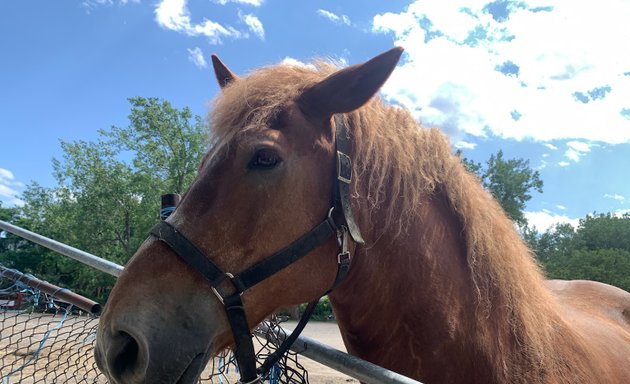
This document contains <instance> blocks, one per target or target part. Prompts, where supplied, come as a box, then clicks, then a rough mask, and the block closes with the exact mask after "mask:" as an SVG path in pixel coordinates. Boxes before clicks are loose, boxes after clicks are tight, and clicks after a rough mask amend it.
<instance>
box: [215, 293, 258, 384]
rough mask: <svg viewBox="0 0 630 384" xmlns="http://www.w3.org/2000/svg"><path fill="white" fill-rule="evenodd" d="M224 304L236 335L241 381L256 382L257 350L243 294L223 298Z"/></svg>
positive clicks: (235, 341) (235, 350) (233, 333)
mask: <svg viewBox="0 0 630 384" xmlns="http://www.w3.org/2000/svg"><path fill="white" fill-rule="evenodd" d="M223 305H224V307H225V312H226V314H227V318H228V322H229V323H230V327H231V328H232V335H233V336H234V347H235V348H234V355H235V356H236V361H237V363H238V369H239V370H240V375H241V379H240V383H251V382H255V381H257V379H258V372H257V371H256V352H254V343H253V341H252V334H251V333H250V331H249V324H247V316H246V315H245V307H244V306H243V301H242V300H241V294H240V293H236V294H233V295H231V296H228V297H225V298H223Z"/></svg>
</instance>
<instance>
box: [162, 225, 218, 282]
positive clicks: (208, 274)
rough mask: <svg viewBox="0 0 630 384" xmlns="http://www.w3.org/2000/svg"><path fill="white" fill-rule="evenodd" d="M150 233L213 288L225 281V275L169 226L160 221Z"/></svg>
mask: <svg viewBox="0 0 630 384" xmlns="http://www.w3.org/2000/svg"><path fill="white" fill-rule="evenodd" d="M150 233H151V234H152V235H153V236H155V237H157V238H158V239H159V240H161V241H163V242H164V243H166V244H167V245H168V246H169V247H171V248H172V249H173V250H174V251H175V253H177V255H179V257H180V258H182V259H183V260H184V261H185V262H186V264H188V265H189V266H190V267H191V268H192V269H194V270H196V271H197V272H199V273H201V275H202V276H203V277H204V278H205V279H206V280H208V281H209V282H210V284H211V285H212V286H213V287H217V286H219V284H221V282H222V281H223V280H225V278H226V275H225V273H224V272H223V271H222V270H221V269H220V268H219V267H217V266H216V264H214V263H213V262H212V261H210V259H208V257H207V256H206V255H205V253H203V252H202V251H201V250H200V249H199V248H197V246H196V245H195V244H193V243H192V242H191V241H190V240H188V239H187V238H186V237H185V236H184V235H182V234H181V233H180V232H178V231H177V229H175V227H173V226H172V225H171V224H169V223H167V222H166V221H160V222H159V223H157V224H156V225H155V226H154V227H153V228H151V231H150Z"/></svg>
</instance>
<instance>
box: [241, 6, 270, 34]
mask: <svg viewBox="0 0 630 384" xmlns="http://www.w3.org/2000/svg"><path fill="white" fill-rule="evenodd" d="M238 17H239V19H240V20H241V21H242V22H244V23H245V24H247V27H249V30H250V31H252V32H253V33H254V34H255V35H256V36H258V38H259V39H260V40H265V29H264V28H263V25H262V22H261V21H260V19H258V18H257V17H256V16H254V15H252V14H244V13H243V12H241V11H239V12H238Z"/></svg>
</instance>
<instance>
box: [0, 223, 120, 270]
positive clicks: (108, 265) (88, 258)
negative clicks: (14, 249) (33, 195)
mask: <svg viewBox="0 0 630 384" xmlns="http://www.w3.org/2000/svg"><path fill="white" fill-rule="evenodd" d="M0 228H1V229H3V230H5V231H7V232H11V233H13V234H15V235H18V236H20V237H22V238H24V239H26V240H30V241H32V242H33V243H36V244H39V245H41V246H43V247H46V248H48V249H52V250H53V251H55V252H59V253H61V254H62V255H65V256H68V257H70V258H72V259H75V260H77V261H80V262H81V263H83V264H86V265H89V266H90V267H92V268H95V269H98V270H99V271H102V272H105V273H108V274H110V275H112V276H116V277H118V276H120V273H121V272H122V271H123V266H122V265H118V264H116V263H113V262H111V261H109V260H105V259H102V258H100V257H98V256H94V255H92V254H91V253H87V252H85V251H82V250H80V249H77V248H74V247H71V246H69V245H66V244H63V243H60V242H58V241H56V240H53V239H50V238H48V237H44V236H42V235H38V234H37V233H35V232H31V231H27V230H26V229H23V228H20V227H18V226H15V225H13V224H9V223H7V222H6V221H2V220H0Z"/></svg>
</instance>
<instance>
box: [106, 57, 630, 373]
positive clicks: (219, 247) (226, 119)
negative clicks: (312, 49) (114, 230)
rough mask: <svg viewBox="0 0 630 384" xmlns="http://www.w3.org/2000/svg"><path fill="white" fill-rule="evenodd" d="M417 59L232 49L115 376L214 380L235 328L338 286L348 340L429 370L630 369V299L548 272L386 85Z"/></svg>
mask: <svg viewBox="0 0 630 384" xmlns="http://www.w3.org/2000/svg"><path fill="white" fill-rule="evenodd" d="M401 54H402V49H401V48H393V49H391V50H390V51H387V52H385V53H382V54H380V55H378V56H376V57H374V58H372V59H371V60H369V61H367V62H364V63H362V64H359V65H354V66H350V67H347V68H342V69H340V68H338V67H336V66H335V65H333V64H331V63H329V62H326V61H321V60H320V61H317V62H315V64H314V65H313V66H296V65H293V66H291V65H277V66H270V67H265V68H260V69H257V70H255V71H253V72H251V73H250V74H248V75H247V76H245V77H239V76H237V75H236V74H234V73H233V72H232V71H230V70H229V69H228V67H227V66H226V65H225V64H223V63H222V62H221V61H220V60H219V59H218V58H217V57H216V56H214V55H213V56H212V61H213V66H214V71H215V75H216V78H217V81H218V82H219V85H220V92H219V94H218V96H217V97H216V99H215V100H214V102H213V108H212V110H211V113H210V117H209V119H210V121H211V129H212V133H211V135H212V136H211V137H212V144H211V146H210V148H209V150H208V152H207V154H206V155H205V157H204V158H203V160H202V162H201V165H200V166H199V171H198V176H197V178H196V180H195V181H194V182H193V183H192V185H191V187H190V189H189V190H188V191H187V192H186V194H185V195H184V196H183V198H182V200H181V202H180V204H179V205H178V207H177V209H176V210H175V212H174V213H173V214H172V215H171V216H170V217H169V218H168V220H166V222H164V223H163V224H162V226H161V227H158V228H157V229H154V230H152V234H151V235H150V236H149V238H148V239H147V240H146V241H145V242H144V243H143V244H142V245H141V246H140V248H139V249H138V250H137V252H136V253H135V255H134V256H133V257H132V258H131V260H130V261H129V263H128V264H127V266H126V267H125V269H124V272H123V273H122V274H121V275H120V277H119V279H118V281H117V283H116V285H115V287H114V288H113V290H112V292H111V294H110V296H109V300H108V303H107V305H106V307H105V310H104V312H103V314H102V316H101V318H100V323H99V328H98V335H97V341H96V347H95V358H96V361H97V364H98V366H99V367H100V369H101V370H102V371H103V372H104V373H105V374H106V375H107V376H108V378H109V379H110V380H111V382H113V383H144V382H149V383H192V382H195V380H196V379H197V378H198V376H199V375H200V372H201V370H202V369H203V367H204V366H205V364H206V363H207V362H208V361H209V359H211V358H212V357H213V356H215V355H216V354H217V353H218V352H219V351H221V350H223V349H225V348H226V347H229V346H234V345H236V348H237V350H238V349H240V348H241V347H240V346H242V345H246V344H247V339H248V337H249V335H246V336H242V334H240V336H239V334H238V333H236V332H231V329H232V330H233V329H235V328H239V327H240V328H244V329H245V333H246V334H247V333H248V332H249V330H250V329H252V328H253V327H254V326H255V325H256V324H258V323H259V322H261V321H262V320H264V319H265V318H266V317H267V316H269V315H270V314H271V313H273V312H274V311H275V310H276V309H277V308H279V307H284V306H288V305H295V304H298V303H303V302H307V301H312V300H317V299H318V298H319V297H320V296H322V295H323V294H325V293H326V292H328V291H330V289H331V288H332V287H333V286H335V287H334V289H333V290H332V291H331V292H330V293H329V298H330V302H331V304H332V307H333V310H334V314H335V317H336V319H337V322H338V326H339V329H340V331H341V335H342V338H343V341H344V344H345V346H346V349H347V350H348V352H349V353H351V354H353V355H356V356H358V357H360V358H363V359H365V360H368V361H370V362H373V363H375V364H378V365H380V366H383V367H385V368H388V369H390V370H393V371H396V372H398V373H401V374H403V375H405V376H408V377H411V378H415V379H417V380H420V381H422V382H425V383H529V384H534V383H630V294H629V293H628V292H625V291H623V290H621V289H619V288H615V287H612V286H609V285H606V284H602V283H597V282H590V281H547V280H546V279H545V277H544V274H543V272H542V270H541V268H540V266H539V265H538V264H537V262H536V261H535V258H534V256H533V254H532V252H531V251H530V250H529V248H528V247H527V246H526V245H525V244H524V242H523V241H522V240H521V239H520V237H519V234H518V232H517V230H516V229H515V226H514V224H513V223H512V221H510V219H509V218H508V217H507V216H506V214H505V212H504V211H503V210H502V208H501V207H500V205H499V204H498V203H497V202H496V201H495V200H494V199H493V198H492V196H491V195H490V194H489V193H488V192H487V191H486V190H485V189H484V188H483V187H482V186H481V184H480V182H479V180H478V178H476V177H475V176H474V175H472V174H471V173H469V172H468V171H467V170H466V169H465V167H464V166H463V165H462V162H461V159H460V158H459V157H458V156H457V155H456V154H453V152H452V149H451V147H450V145H449V142H448V139H447V138H446V136H445V135H444V134H443V133H441V132H440V131H439V130H437V129H434V128H425V127H422V126H420V124H419V123H418V122H417V121H416V120H415V119H414V118H413V117H412V115H411V114H410V112H408V111H407V110H405V109H404V108H402V107H400V106H396V105H388V104H387V103H386V102H385V101H383V100H382V99H381V98H380V97H379V96H377V95H376V93H377V92H378V91H379V89H380V88H381V86H382V85H383V84H384V83H385V81H386V80H387V78H388V77H389V75H390V74H391V73H392V71H393V70H394V69H395V67H396V65H397V63H398V61H399V58H400V57H401ZM340 132H342V133H341V134H340ZM338 141H340V142H343V143H342V144H341V145H342V146H343V147H344V148H342V149H340V148H339V147H338V146H339V145H340V144H339V143H338ZM339 200H343V201H342V202H341V203H340V204H339ZM326 226H330V227H331V228H332V229H330V228H329V229H325V232H322V233H325V236H324V235H322V236H319V237H318V236H314V237H317V241H314V240H313V241H310V242H309V244H308V245H307V246H305V245H304V241H303V239H304V238H305V237H309V236H310V237H311V238H312V237H313V236H311V235H309V234H312V233H313V231H317V230H318V228H324V227H326ZM307 235H308V236H307ZM311 240H312V239H311ZM176 243H180V244H179V245H177V244H176ZM297 243H299V244H300V245H298V248H300V247H301V248H303V250H302V252H301V254H300V255H298V256H299V257H298V256H296V255H295V254H293V253H292V255H293V256H291V257H292V259H291V260H289V261H286V260H285V259H283V260H282V261H280V262H278V258H279V256H277V255H278V254H280V255H285V254H287V252H285V251H283V250H286V249H287V248H290V249H291V250H294V249H295V246H294V245H295V244H297ZM341 248H343V249H341ZM185 253H192V254H194V255H195V258H194V260H190V259H187V258H186V257H185V256H184V255H183V254H185ZM288 253H291V252H288ZM270 255H274V256H273V257H270ZM285 256H286V255H285ZM283 257H284V256H283ZM270 259H273V262H269V261H268V260H270ZM270 264H281V265H275V266H273V267H271V269H273V271H271V272H269V273H264V274H263V275H264V276H262V277H254V273H253V272H252V271H260V270H262V269H264V268H262V267H260V265H264V266H265V267H269V265H270ZM342 267H344V268H345V269H344V268H342ZM204 271H205V272H204ZM208 271H210V272H208ZM342 272H343V273H342ZM340 274H341V275H344V276H345V278H343V279H339V278H338V277H339V275H340ZM246 277H247V279H250V280H251V281H250V282H249V283H244V282H243V281H244V280H247V279H246ZM228 301H230V302H236V304H234V303H232V304H229V303H227V302H228ZM234 308H237V309H236V310H238V311H240V315H238V316H236V315H234V313H233V312H232V311H233V310H235V309H234ZM236 310H235V311H236ZM234 318H236V320H234ZM234 322H236V323H238V324H237V325H234ZM240 363H241V361H239V364H240Z"/></svg>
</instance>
